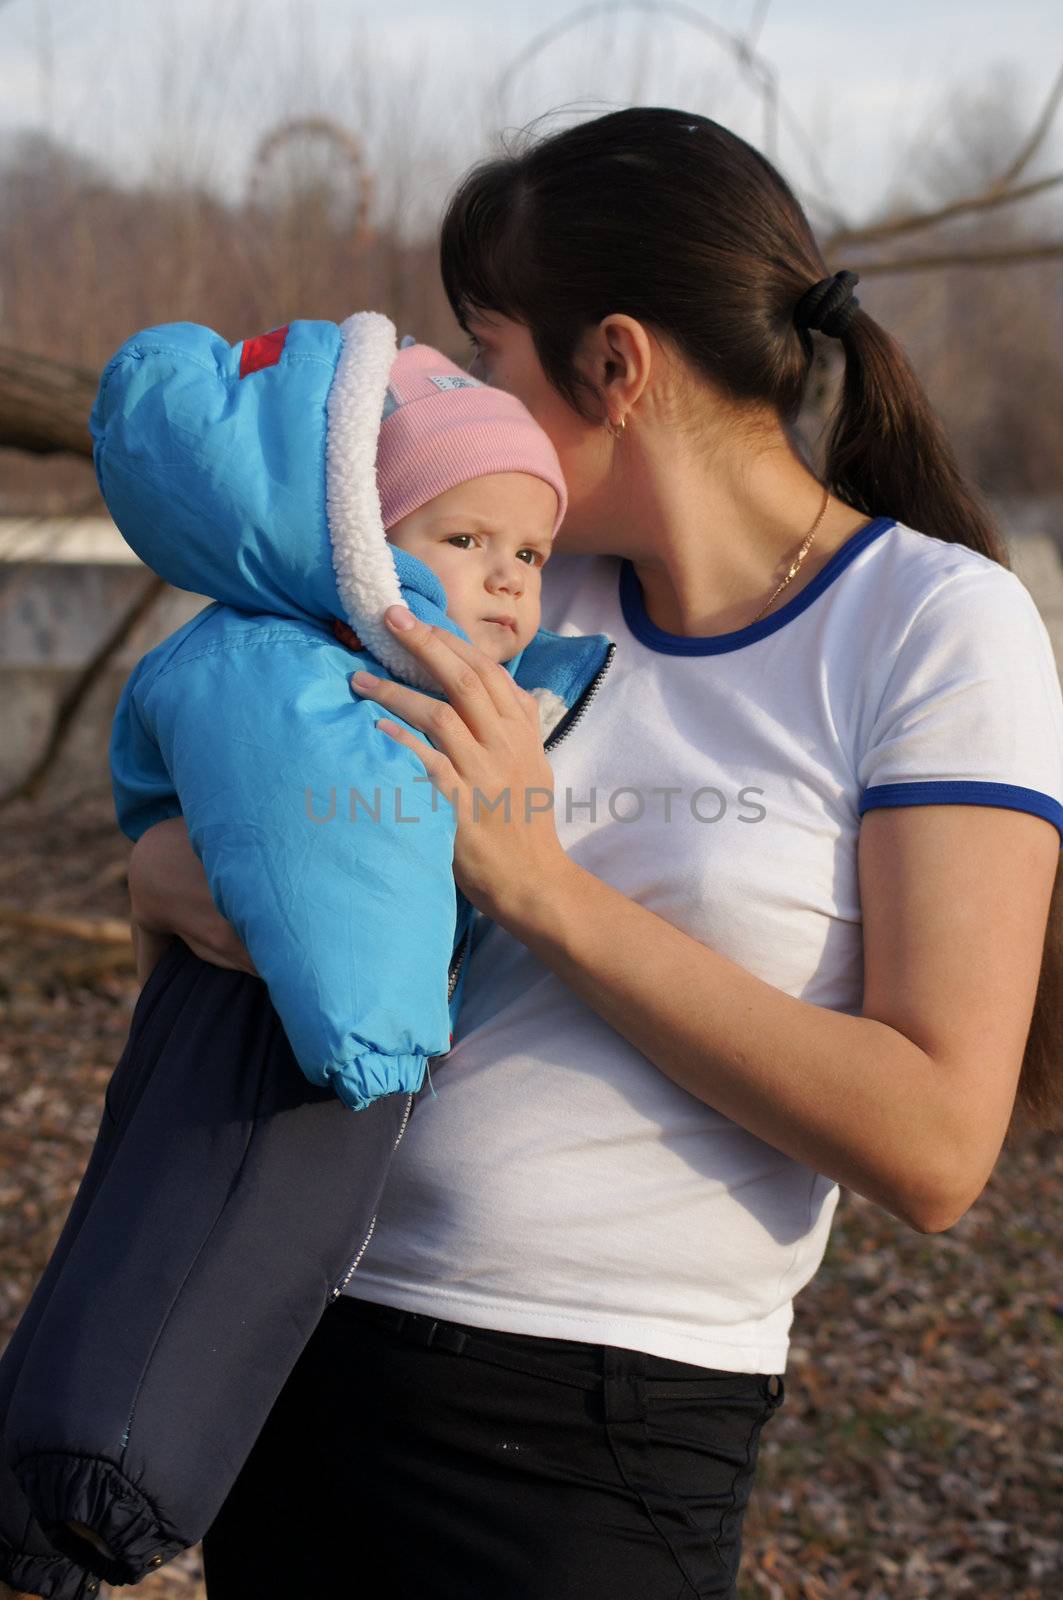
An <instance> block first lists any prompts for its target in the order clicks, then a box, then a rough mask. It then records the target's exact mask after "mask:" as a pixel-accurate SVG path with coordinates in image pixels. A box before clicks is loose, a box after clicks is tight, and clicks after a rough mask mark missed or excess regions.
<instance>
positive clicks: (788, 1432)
mask: <svg viewBox="0 0 1063 1600" xmlns="http://www.w3.org/2000/svg"><path fill="white" fill-rule="evenodd" d="M126 850H127V847H126V845H125V844H124V842H123V841H122V840H121V839H120V838H119V837H118V835H117V831H116V829H115V827H114V822H113V817H112V814H111V811H110V806H109V801H108V799H107V797H106V795H101V794H95V795H83V794H67V795H66V796H65V797H64V798H63V799H62V800H61V801H59V800H53V801H51V802H50V803H49V805H48V806H44V805H42V804H41V803H39V802H36V803H34V804H33V805H27V804H23V805H20V806H19V807H16V808H9V809H8V811H7V812H5V814H4V818H3V827H2V841H0V917H2V908H4V907H6V908H9V909H21V910H26V909H33V910H37V911H52V912H60V911H61V912H72V913H78V914H82V915H92V916H99V917H103V916H108V917H123V916H124V915H125V911H126V891H125V881H124V862H125V858H126ZM135 996H136V984H135V980H134V977H133V974H132V970H131V963H130V959H129V956H128V955H127V953H126V952H125V951H124V950H123V949H122V948H120V947H119V948H117V949H116V948H113V947H112V948H111V949H110V950H104V951H102V952H101V951H99V950H97V949H96V948H95V947H94V946H91V945H87V944H83V943H78V942H74V941H66V940H61V939H57V938H54V937H50V936H43V935H38V934H32V935H31V934H27V933H26V932H25V931H24V930H17V929H12V928H10V927H5V926H3V924H2V921H0V1028H2V1040H3V1043H2V1047H0V1341H2V1340H5V1339H6V1338H7V1337H8V1336H9V1334H10V1332H11V1330H12V1329H13V1327H14V1325H15V1323H16V1321H17V1319H18V1316H19V1314H20V1311H21V1308H22V1306H23V1305H24V1304H25V1302H26V1300H27V1299H28V1297H29V1295H30V1292H31V1290H32V1288H33V1285H34V1283H35V1282H36V1280H37V1277H38V1275H39V1274H40V1272H41V1270H42V1269H43V1267H44V1264H45V1262H46V1260H47V1258H48V1255H49V1253H50V1250H51V1247H52V1243H53V1241H54V1239H55V1237H56V1235H57V1233H58V1231H59V1228H60V1226H61V1223H62V1221H63V1218H64V1217H65V1214H66V1211H67V1208H68V1207H69V1205H70V1201H71V1199H72V1198H73V1195H74V1192H75V1190H76V1188H77V1184H78V1181H79V1178H80V1175H81V1172H82V1170H83V1168H84V1164H85V1161H86V1159H87V1156H88V1151H89V1148H90V1146H91V1143H92V1140H93V1138H94V1137H95V1132H96V1127H97V1123H98V1119H99V1113H100V1107H101V1101H102V1096H103V1091H104V1087H105V1085H106V1083H107V1079H108V1076H109V1074H110V1072H111V1070H112V1068H113V1066H114V1064H115V1062H116V1061H117V1059H118V1056H119V1054H120V1051H121V1047H122V1044H123V1041H124V1038H125V1034H126V1031H127V1028H128V1023H129V1017H130V1014H131V1011H132V1006H133V1002H134V999H135ZM1061 1169H1063V1155H1061V1145H1060V1141H1059V1140H1058V1138H1054V1137H1051V1136H1047V1135H1037V1136H1034V1135H1030V1134H1026V1135H1017V1136H1016V1137H1015V1138H1014V1140H1013V1141H1012V1142H1011V1143H1010V1144H1009V1147H1008V1148H1007V1149H1006V1151H1005V1153H1004V1155H1003V1156H1002V1158H1001V1161H1000V1163H999V1166H998V1168H997V1171H996V1173H995V1174H994V1177H993V1179H992V1182H991V1183H990V1185H989V1187H988V1189H987V1190H986V1192H985V1194H984V1195H983V1197H982V1199H981V1200H980V1201H979V1202H978V1204H977V1205H976V1206H975V1207H973V1209H972V1210H971V1211H970V1212H969V1213H968V1214H967V1216H966V1217H964V1218H963V1220H962V1221H961V1222H960V1223H958V1224H957V1226H956V1227H955V1228H953V1229H952V1230H951V1231H950V1232H949V1233H947V1234H944V1235H941V1236H936V1237H922V1236H920V1235H918V1234H914V1233H912V1232H910V1231H909V1230H908V1229H906V1228H905V1227H903V1226H902V1225H901V1224H900V1223H897V1222H895V1221H894V1220H893V1219H892V1218H890V1217H888V1216H886V1215H885V1214H884V1213H882V1212H880V1211H878V1210H877V1209H876V1208H875V1207H873V1206H871V1205H869V1204H867V1203H866V1202H864V1201H861V1200H859V1199H857V1198H856V1197H855V1196H851V1195H845V1196H843V1199H842V1204H841V1206H840V1208H839V1213H838V1219H837V1222H836V1224H835V1230H834V1235H833V1239H832V1243H831V1247H830V1250H829V1252H828V1256H827V1259H826V1262H825V1264H824V1267H823V1269H822V1270H821V1272H820V1274H819V1276H818V1278H817V1279H816V1281H815V1283H814V1284H812V1285H811V1286H810V1287H809V1288H808V1289H807V1290H806V1291H805V1293H804V1294H803V1295H802V1296H801V1298H800V1300H799V1302H798V1307H797V1317H796V1322H795V1331H794V1334H795V1336H794V1347H793V1354H792V1363H791V1368H790V1372H789V1374H788V1377H787V1390H788V1393H787V1400H786V1403H785V1405H784V1406H783V1407H782V1409H781V1411H780V1412H779V1413H778V1415H777V1417H776V1418H775V1420H774V1421H773V1422H772V1423H771V1424H770V1425H769V1427H768V1428H767V1430H766V1431H765V1434H764V1444H763V1448H762V1451H761V1464H760V1474H759V1487H758V1489H757V1491H756V1493H755V1495H754V1500H753V1503H752V1506H751V1509H750V1512H749V1515H748V1519H747V1532H746V1553H745V1561H744V1565H743V1578H742V1587H741V1594H742V1600H942V1597H946V1596H947V1597H953V1596H955V1597H962V1600H1060V1597H1063V1493H1061V1488H1063V1423H1061V1414H1060V1406H1059V1398H1058V1376H1059V1358H1060V1351H1061V1345H1063V1263H1061V1260H1060V1238H1061V1236H1063V1233H1061V1227H1060V1224H1061V1221H1063V1201H1061V1195H1063V1185H1061V1183H1060V1178H1061ZM201 1575H202V1574H201V1566H200V1562H199V1559H198V1552H197V1551H190V1552H189V1553H188V1554H187V1556H185V1557H184V1558H182V1559H180V1560H178V1561H175V1562H173V1563H171V1564H170V1565H169V1566H168V1567H167V1568H165V1569H164V1570H163V1571H162V1572H160V1573H158V1574H156V1575H155V1576H154V1577H152V1578H150V1579H147V1580H145V1582H144V1583H142V1584H141V1585H140V1586H139V1587H138V1589H137V1591H136V1592H137V1594H138V1595H140V1596H143V1597H144V1600H202V1595H203V1590H202V1586H201ZM295 1600H298V1597H295ZM499 1600H502V1597H499ZM647 1600H650V1597H647Z"/></svg>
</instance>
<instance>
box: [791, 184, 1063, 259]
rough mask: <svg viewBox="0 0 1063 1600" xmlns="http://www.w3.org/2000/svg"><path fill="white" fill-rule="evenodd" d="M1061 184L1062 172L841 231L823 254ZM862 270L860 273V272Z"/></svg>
mask: <svg viewBox="0 0 1063 1600" xmlns="http://www.w3.org/2000/svg"><path fill="white" fill-rule="evenodd" d="M1060 184H1063V172H1053V173H1051V174H1050V175H1049V176H1048V177H1047V178H1035V179H1034V180H1033V182H1031V183H1025V184H1021V185H1020V186H1019V187H1018V188H1015V189H1006V190H1005V189H988V190H986V191H985V193H983V194H977V195H969V196H968V197H967V198H966V199H965V200H953V201H951V202H950V203H949V204H948V205H947V206H939V207H938V209H937V210H936V211H923V212H920V213H919V214H918V215H912V216H908V217H898V218H896V220H894V221H892V222H877V223H874V224H873V225H872V226H870V227H867V228H842V229H840V230H839V231H838V232H837V233H834V234H832V235H831V237H830V238H829V239H827V240H825V241H824V246H823V248H824V250H826V251H834V250H836V249H837V248H838V247H839V246H841V245H847V244H870V243H872V242H874V241H877V240H879V239H897V238H899V237H900V236H901V235H902V234H906V233H916V232H918V231H919V230H920V229H922V228H935V227H937V226H938V224H939V223H942V222H951V221H953V220H954V219H955V218H956V217H963V216H968V215H970V213H971V212H975V211H989V210H992V209H993V208H994V207H996V206H1004V205H1010V204H1011V202H1012V201H1014V200H1029V199H1030V198H1031V197H1032V196H1033V195H1036V194H1043V193H1044V192H1045V191H1046V190H1048V189H1054V188H1056V187H1057V186H1058V185H1060ZM861 270H863V269H861Z"/></svg>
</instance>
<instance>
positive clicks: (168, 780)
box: [93, 312, 565, 1109]
mask: <svg viewBox="0 0 1063 1600" xmlns="http://www.w3.org/2000/svg"><path fill="white" fill-rule="evenodd" d="M323 346H324V347H325V348H324V350H323V348H322V347H323ZM326 351H327V354H328V357H329V359H328V361H327V362H326V361H325V360H323V355H324V354H325V352H326ZM93 428H94V433H95V437H96V464H97V472H98V475H99V479H100V483H101V486H102V488H103V492H104V496H105V498H106V499H107V503H108V505H109V507H110V509H111V512H112V514H113V515H114V517H115V521H116V522H117V524H118V526H119V528H120V529H121V531H122V532H123V534H124V535H125V537H126V538H127V540H128V541H129V543H130V544H132V546H133V548H134V549H135V550H136V551H137V552H138V554H139V555H140V556H141V557H142V558H143V559H144V560H145V561H146V562H147V564H148V565H149V566H151V567H153V568H154V569H155V571H156V572H158V573H159V574H160V575H162V576H163V577H165V578H167V579H168V580H169V581H170V582H171V583H175V584H177V585H179V586H180V587H182V588H186V589H192V590H195V591H197V592H199V593H201V594H208V595H213V596H214V597H215V598H216V600H217V601H218V602H221V604H219V605H218V606H215V607H213V608H208V610H207V611H205V612H201V613H200V615H199V616H198V617H196V618H194V619H193V620H192V622H190V623H189V624H187V625H186V627H185V628H184V629H182V630H180V631H179V632H178V633H177V634H175V635H173V636H172V637H171V638H170V639H168V640H166V641H164V643H163V644H162V645H160V646H159V647H158V648H157V649H156V650H154V651H152V652H151V653H150V654H149V655H148V656H146V657H145V658H144V660H143V661H141V662H140V663H139V664H138V666H137V667H136V668H135V670H134V672H133V675H132V677H131V678H130V680H129V683H128V684H127V686H126V689H125V691H124V693H123V697H122V700H121V702H120V703H119V706H118V709H117V712H116V715H115V726H114V733H113V737H112V742H111V768H112V778H113V783H114V791H115V801H116V807H117V812H118V820H119V825H120V826H121V828H122V829H123V831H124V832H125V833H126V834H127V835H128V836H129V837H130V838H132V839H136V838H138V837H139V836H140V834H141V833H142V832H143V831H144V830H145V828H147V827H150V826H151V825H152V823H154V822H156V821H158V820H160V819H161V818H163V817H172V816H176V815H178V814H180V815H183V816H184V819H185V822H186V824H187V826H188V831H189V836H190V838H191V841H192V844H193V847H194V848H195V849H196V851H197V853H199V854H200V855H201V858H202V860H203V863H204V866H205V868H206V871H207V878H208V882H209V883H210V887H211V891H212V893H213V895H214V898H215V901H216V903H217V904H218V906H219V908H220V909H222V910H224V913H225V915H226V916H227V917H228V919H229V920H230V921H231V922H232V923H233V925H234V926H235V927H236V929H237V931H238V932H239V933H240V936H241V938H242V939H243V941H244V943H245V944H246V946H247V948H248V950H249V952H250V954H251V957H252V959H253V960H254V962H255V966H256V968H257V969H258V971H259V973H260V974H261V976H262V977H263V979H264V980H265V982H266V983H267V985H268V986H269V990H270V994H271V997H272V999H273V1003H274V1005H275V1006H276V1008H277V1011H278V1013H279V1015H280V1018H281V1021H282V1022H283V1024H284V1028H285V1031H286V1033H287V1035H288V1038H289V1040H290V1042H291V1045H292V1049H293V1050H294V1052H295V1055H296V1057H297V1059H298V1061H299V1064H300V1066H301V1067H302V1069H303V1071H304V1072H305V1073H306V1075H307V1076H308V1077H309V1078H310V1080H311V1081H312V1082H314V1083H322V1084H331V1085H332V1087H334V1088H335V1090H336V1092H337V1093H338V1094H339V1095H340V1097H341V1098H342V1099H343V1100H344V1101H345V1102H346V1103H347V1104H348V1105H350V1106H352V1107H353V1108H354V1109H360V1108H361V1107H363V1106H365V1105H367V1104H369V1102H370V1101H371V1100H373V1099H374V1098H376V1097H377V1096H379V1095H380V1094H383V1093H395V1092H400V1091H403V1090H406V1091H409V1090H415V1089H417V1088H418V1087H419V1085H420V1082H421V1078H422V1075H423V1072H424V1070H425V1066H426V1062H427V1060H428V1059H429V1058H430V1057H431V1056H434V1055H439V1054H442V1053H443V1052H445V1051H446V1050H447V1048H448V1046H449V1042H450V1029H451V1026H452V1017H451V1016H450V1014H449V1013H450V1011H451V1010H452V1009H453V1008H452V1007H450V1006H449V1005H448V1001H449V1000H450V999H452V998H453V995H452V994H451V993H448V987H447V975H448V969H449V966H450V963H451V958H452V954H453V952H454V950H456V949H457V948H458V945H459V944H460V942H461V940H462V937H463V935H464V933H465V932H466V930H467V927H468V924H469V922H470V920H471V907H469V906H468V904H467V902H465V901H464V899H463V897H459V896H457V894H456V890H455V887H454V883H453V875H452V858H453V838H454V827H455V819H454V817H453V814H452V812H451V810H450V808H449V807H448V806H446V805H445V804H441V803H440V800H439V796H438V795H437V794H435V793H434V791H433V790H432V788H431V785H430V784H429V782H428V780H427V776H426V774H425V773H424V769H423V766H422V764H421V763H420V761H419V760H418V759H417V758H416V757H415V756H414V754H413V753H412V752H411V751H409V750H407V749H405V748H403V747H401V746H399V745H397V743H396V742H395V741H393V740H390V739H389V738H388V736H387V734H386V733H383V732H381V730H379V729H378V728H377V727H376V721H377V720H378V719H379V717H380V709H379V707H378V706H375V705H372V704H370V703H369V702H359V701H358V697H357V696H355V695H354V693H353V691H352V690H351V689H350V677H351V675H352V673H353V672H354V670H356V668H357V667H359V666H363V665H364V666H365V667H367V668H368V669H369V670H370V671H373V672H376V673H378V674H379V672H380V671H381V668H383V669H385V671H386V672H388V673H390V674H391V675H393V676H395V677H397V678H401V679H404V680H405V681H406V682H408V683H412V684H413V685H414V686H415V687H417V688H420V689H425V690H428V691H429V692H432V693H435V694H439V693H440V690H439V687H438V685H437V684H436V683H435V682H434V680H432V679H431V678H430V677H429V676H428V675H427V674H426V673H425V671H424V669H423V668H421V667H420V666H419V664H418V663H417V662H416V660H415V659H414V658H413V657H412V656H411V655H409V653H408V652H407V651H405V650H404V649H403V647H402V645H401V644H400V643H399V642H398V641H397V640H396V639H394V637H393V636H392V635H391V634H390V632H389V630H388V628H387V626H386V624H385V623H384V622H383V620H382V619H383V613H384V611H385V609H386V608H387V606H388V605H389V604H391V603H393V602H395V601H400V600H402V601H405V602H406V604H408V605H409V606H410V608H411V609H412V610H413V611H414V612H415V614H417V615H418V616H420V617H422V618H424V619H426V620H428V621H430V622H434V623H436V624H437V625H439V626H441V627H444V628H447V629H449V630H451V631H453V632H456V633H459V634H461V635H462V636H464V637H465V638H467V639H468V640H469V641H470V642H471V643H472V644H474V645H476V646H477V647H478V648H480V649H481V650H483V651H484V652H485V653H486V654H488V655H490V656H491V658H492V659H493V660H495V661H498V662H502V663H505V664H506V665H507V667H508V668H509V670H510V671H514V670H515V669H516V667H517V665H518V663H519V662H520V660H521V657H522V655H523V652H524V650H525V647H526V646H527V645H528V644H529V643H530V641H531V640H532V639H533V638H535V636H536V634H537V632H538V629H539V596H540V582H541V572H542V567H543V565H544V563H545V562H546V560H547V559H548V558H549V555H550V548H551V542H552V539H553V536H554V533H555V532H556V529H557V527H558V525H559V523H560V521H561V518H562V516H563V515H564V510H565V485H564V479H563V477H562V475H561V469H560V466H559V463H558V460H557V455H556V453H555V451H554V449H553V446H552V445H551V443H550V441H549V439H548V438H547V436H546V434H545V433H543V431H542V429H541V428H539V427H538V425H537V424H536V423H535V422H534V420H533V419H532V417H531V416H530V414H529V413H528V412H527V411H526V410H525V408H524V406H523V405H521V403H520V402H519V401H518V400H516V399H515V398H514V397H513V396H512V395H508V394H505V393H503V392H502V391H500V390H497V389H492V388H489V387H487V386H486V385H484V384H482V383H480V382H478V381H477V380H476V379H475V378H472V377H470V376H469V374H468V373H466V372H463V371H462V370H461V369H460V368H459V367H456V366H455V365H454V364H453V363H452V362H450V361H448V360H447V359H446V357H444V356H442V355H440V354H439V352H438V351H436V350H432V349H430V348H428V347H427V346H424V345H417V344H413V343H409V344H407V345H406V346H405V347H404V348H403V349H402V350H400V351H398V352H397V353H396V351H395V347H394V330H393V329H392V328H391V324H390V323H388V322H387V321H386V319H385V318H382V317H377V316H375V314H374V313H371V312H367V313H362V314H361V316H359V317H352V318H350V319H349V320H348V322H347V323H345V324H344V325H343V328H342V329H337V328H336V327H335V325H334V324H332V323H293V324H292V325H291V327H290V328H289V329H287V330H279V331H278V333H274V334H269V335H265V336H263V337H262V338H261V339H259V340H245V341H244V343H243V345H242V346H238V347H235V348H231V347H230V346H228V345H227V344H225V343H224V341H222V340H220V339H218V336H217V335H216V334H212V333H211V331H210V330H209V329H199V328H195V327H194V326H193V325H191V324H176V325H174V326H173V327H170V328H165V329H157V330H149V332H148V333H147V334H144V335H139V336H138V337H137V338H136V339H133V340H130V341H129V342H128V343H127V345H126V346H124V347H123V350H122V351H120V352H119V354H118V355H117V356H116V357H115V359H114V361H113V362H112V363H111V365H110V367H109V368H108V369H107V371H106V372H105V374H104V377H103V380H102V382H101V386H100V396H99V399H98V401H97V406H96V410H95V412H94V420H93ZM549 637H550V638H553V636H552V635H551V636H549ZM341 643H345V644H346V645H347V646H348V648H353V649H355V650H357V651H361V652H363V653H365V654H367V655H371V656H372V657H374V658H375V659H367V660H365V661H364V662H363V661H358V660H352V659H351V656H350V655H349V654H347V653H346V652H345V651H344V650H342V649H341V648H340V644H341ZM542 659H543V661H544V665H545V666H546V668H547V671H546V675H545V678H544V680H543V681H542V682H540V683H538V684H536V683H531V684H526V685H525V687H529V688H531V689H533V691H534V690H539V691H541V693H542V694H545V695H546V696H547V698H548V699H549V700H551V703H553V702H555V701H556V691H551V689H550V684H549V678H550V672H549V662H548V661H547V660H546V658H545V657H543V658H542ZM562 699H563V696H562ZM562 709H563V707H562ZM413 731H415V732H416V730H413ZM421 737H424V735H423V734H422V735H421ZM339 796H342V797H343V798H342V799H340V798H338V797H339ZM345 812H346V815H344V813H345ZM411 821H416V822H417V823H418V824H419V825H418V826H416V827H411V826H408V824H409V823H410V822H411ZM411 906H414V907H416V908H417V910H418V913H419V916H418V924H417V938H416V941H414V939H412V938H411V927H410V920H409V914H410V913H409V908H410V907H411ZM352 970H354V971H356V972H357V974H358V981H357V986H356V992H355V991H352V979H351V972H352Z"/></svg>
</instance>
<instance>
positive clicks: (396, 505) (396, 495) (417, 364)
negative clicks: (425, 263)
mask: <svg viewBox="0 0 1063 1600" xmlns="http://www.w3.org/2000/svg"><path fill="white" fill-rule="evenodd" d="M492 472H529V473H531V475H532V476H533V477H535V478H542V479H543V480H544V481H545V482H546V483H548V484H549V485H550V487H551V488H552V489H554V490H555V491H556V493H557V500H558V505H557V517H556V519H555V521H554V532H555V533H556V532H557V530H558V528H559V527H560V526H561V522H562V519H563V518H564V515H565V507H566V504H567V500H568V495H567V492H566V490H565V480H564V478H563V476H562V474H561V463H560V462H559V461H558V459H557V452H556V450H555V449H554V447H553V445H552V444H551V443H550V440H549V439H548V438H547V436H546V434H545V433H544V432H543V430H542V429H541V428H540V426H539V424H538V423H537V422H536V421H535V420H534V418H533V417H532V415H531V413H530V412H529V411H528V410H527V409H526V407H525V406H523V405H522V404H521V402H520V401H519V400H517V399H516V398H515V396H513V395H511V394H506V392H505V391H504V390H503V389H492V388H489V387H488V385H487V384H485V383H481V382H480V381H479V379H478V378H473V377H471V376H470V374H469V373H467V372H463V371H462V369H461V367H458V366H455V365H454V362H453V361H448V360H447V358H446V356H443V355H440V353H439V351H438V350H433V349H432V348H431V346H430V345H426V344H409V345H406V346H405V347H404V348H403V349H400V351H399V353H398V355H397V356H396V358H395V361H394V362H393V364H392V367H391V373H390V376H389V378H388V392H387V396H386V399H385V402H384V420H383V422H382V423H381V425H380V441H379V444H378V446H377V463H376V473H377V487H378V489H379V491H380V509H381V513H382V516H383V521H384V527H385V529H387V528H390V527H392V526H393V525H394V524H395V523H396V522H398V521H399V520H400V518H402V517H406V516H408V515H409V514H410V512H411V511H417V510H418V509H419V508H420V507H421V506H423V505H426V504H427V502H428V501H429V500H434V499H435V497H436V495H439V494H444V493H445V492H446V490H447V489H453V488H455V487H456V486H457V485H458V484H459V483H468V481H469V479H470V478H482V477H485V476H486V475H487V474H488V473H492Z"/></svg>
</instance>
